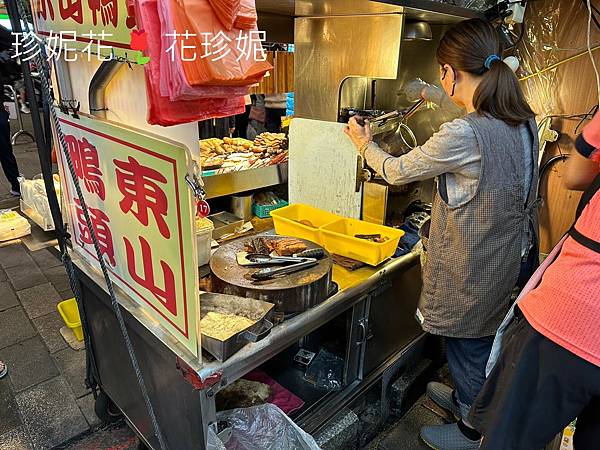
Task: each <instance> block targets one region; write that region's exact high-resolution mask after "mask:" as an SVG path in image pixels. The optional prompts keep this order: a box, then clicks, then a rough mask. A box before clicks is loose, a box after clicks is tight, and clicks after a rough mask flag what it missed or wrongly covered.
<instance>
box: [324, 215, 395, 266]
mask: <svg viewBox="0 0 600 450" xmlns="http://www.w3.org/2000/svg"><path fill="white" fill-rule="evenodd" d="M356 234H381V236H382V237H387V238H388V240H387V241H386V242H382V243H380V244H379V243H377V242H371V241H367V240H365V239H358V238H355V237H354V235H356ZM403 235H404V231H402V230H397V229H395V228H390V227H385V226H383V225H376V224H373V223H369V222H364V221H362V220H356V219H339V220H337V221H335V222H332V223H329V224H327V225H325V226H323V227H322V228H321V237H322V239H323V246H324V247H325V248H326V249H327V251H328V252H330V253H335V254H336V255H341V256H345V257H347V258H352V259H356V260H358V261H362V262H364V263H366V264H369V265H371V266H378V265H379V264H381V263H382V262H383V261H385V260H386V259H388V258H389V257H390V256H392V255H393V254H394V253H395V251H396V248H397V247H398V243H399V242H400V238H401V237H402V236H403Z"/></svg>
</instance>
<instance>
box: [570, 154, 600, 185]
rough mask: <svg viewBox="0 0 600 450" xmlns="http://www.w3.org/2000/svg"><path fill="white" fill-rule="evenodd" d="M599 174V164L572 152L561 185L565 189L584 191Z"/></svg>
mask: <svg viewBox="0 0 600 450" xmlns="http://www.w3.org/2000/svg"><path fill="white" fill-rule="evenodd" d="M599 173H600V164H598V163H597V162H596V161H593V160H591V159H589V158H586V157H585V156H583V155H582V154H581V153H579V151H573V152H571V155H570V156H569V159H568V160H567V167H566V170H565V176H564V179H563V180H564V181H563V183H564V185H565V187H566V188H567V189H571V190H574V191H585V190H586V189H587V187H588V186H589V185H590V184H591V183H592V181H594V178H596V176H598V174H599Z"/></svg>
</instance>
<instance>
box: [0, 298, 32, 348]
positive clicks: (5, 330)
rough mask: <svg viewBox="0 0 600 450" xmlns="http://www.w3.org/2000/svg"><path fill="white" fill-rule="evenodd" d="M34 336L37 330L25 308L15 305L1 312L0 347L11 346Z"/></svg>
mask: <svg viewBox="0 0 600 450" xmlns="http://www.w3.org/2000/svg"><path fill="white" fill-rule="evenodd" d="M33 336H35V330H34V329H33V326H32V325H31V322H30V321H29V319H27V316H26V315H25V311H23V308H21V307H15V308H11V309H7V310H6V311H2V312H0V348H4V347H8V346H11V345H13V344H16V343H17V342H20V341H23V340H25V339H27V338H30V337H33Z"/></svg>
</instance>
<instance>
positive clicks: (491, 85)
mask: <svg viewBox="0 0 600 450" xmlns="http://www.w3.org/2000/svg"><path fill="white" fill-rule="evenodd" d="M500 54H501V44H500V39H499V37H498V34H497V32H496V30H495V29H494V27H492V25H490V24H489V23H487V22H485V21H483V20H481V19H470V20H465V21H463V22H459V23H458V24H456V25H455V26H454V27H452V28H451V29H450V30H448V31H447V32H446V34H445V35H444V37H443V38H442V40H441V41H440V45H439V47H438V50H437V59H438V62H439V63H440V64H441V65H444V64H449V65H450V66H452V67H453V68H454V69H456V70H461V71H463V72H468V73H472V74H474V75H478V76H481V77H482V80H481V82H480V84H479V86H478V87H477V89H476V90H475V94H474V96H473V106H474V107H475V109H476V111H477V112H478V113H480V114H489V115H491V116H492V117H495V118H497V119H499V120H502V121H504V122H506V123H509V124H511V125H519V124H521V123H523V122H526V121H527V120H529V119H531V118H533V117H535V113H534V112H533V111H532V109H531V107H530V106H529V105H528V104H527V101H526V100H525V96H524V95H523V91H522V90H521V86H520V85H519V80H518V79H517V77H516V75H515V74H514V72H513V71H512V70H511V68H510V67H509V66H508V65H507V64H506V63H504V61H502V59H501V58H500V57H499V55H500Z"/></svg>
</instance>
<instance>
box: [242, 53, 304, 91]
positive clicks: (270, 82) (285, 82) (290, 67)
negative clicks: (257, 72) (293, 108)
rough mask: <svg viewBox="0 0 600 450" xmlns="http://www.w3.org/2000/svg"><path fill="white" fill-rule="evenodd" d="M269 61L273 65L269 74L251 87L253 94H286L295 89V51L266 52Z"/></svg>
mask: <svg viewBox="0 0 600 450" xmlns="http://www.w3.org/2000/svg"><path fill="white" fill-rule="evenodd" d="M266 54H267V55H266V56H267V61H269V63H271V65H272V66H273V70H271V71H269V76H268V77H265V78H263V80H262V81H261V82H260V83H259V84H258V86H256V87H253V88H252V89H250V93H252V94H285V93H286V92H293V91H294V53H291V52H279V51H278V52H273V51H268V52H266Z"/></svg>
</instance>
